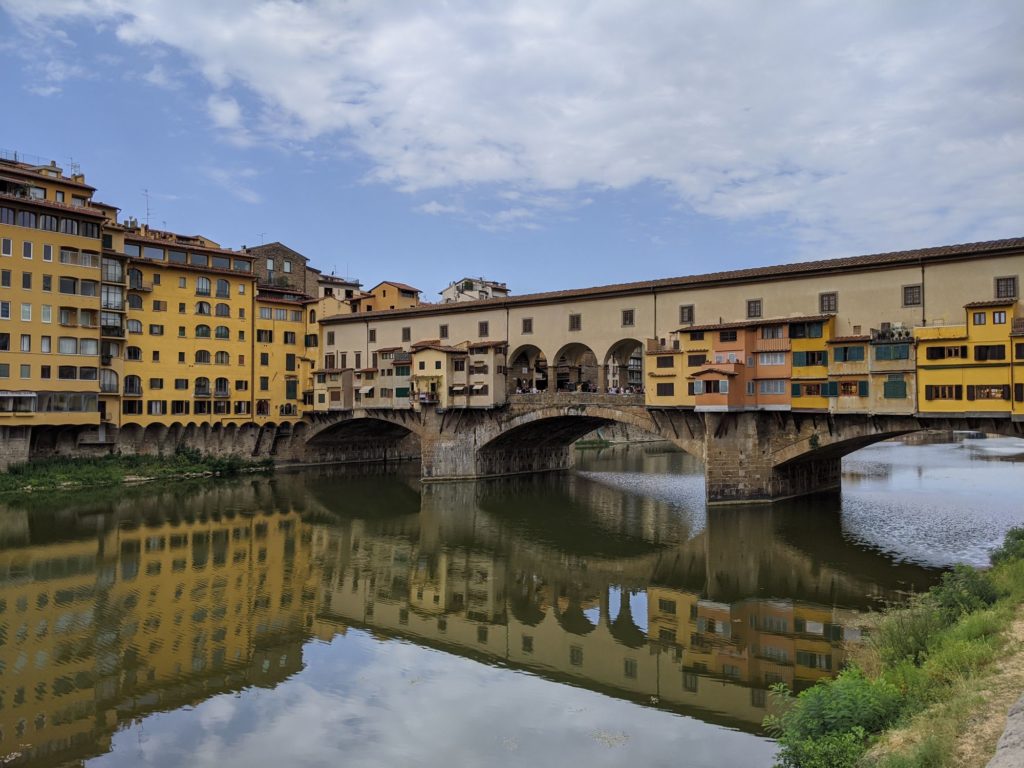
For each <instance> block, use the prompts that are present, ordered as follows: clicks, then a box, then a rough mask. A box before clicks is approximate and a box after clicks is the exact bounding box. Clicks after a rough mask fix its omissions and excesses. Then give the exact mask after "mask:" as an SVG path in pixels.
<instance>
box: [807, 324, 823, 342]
mask: <svg viewBox="0 0 1024 768" xmlns="http://www.w3.org/2000/svg"><path fill="white" fill-rule="evenodd" d="M807 338H809V339H820V338H821V323H808V325H807Z"/></svg>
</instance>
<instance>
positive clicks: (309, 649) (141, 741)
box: [0, 439, 1024, 768]
mask: <svg viewBox="0 0 1024 768" xmlns="http://www.w3.org/2000/svg"><path fill="white" fill-rule="evenodd" d="M1022 456H1024V441H1021V440H1011V439H988V440H963V441H958V442H955V443H919V444H907V443H897V442H892V443H882V444H878V445H875V446H872V447H870V448H866V449H864V450H862V451H860V452H858V453H856V454H853V455H851V456H850V457H848V458H847V459H846V460H844V465H843V492H842V494H841V496H839V495H829V496H820V497H813V498H807V499H799V500H794V501H791V502H786V503H780V504H776V505H774V506H771V507H762V506H746V507H731V508H713V509H710V510H709V509H706V508H705V506H704V503H703V477H702V474H701V467H700V465H699V463H697V462H696V461H695V460H694V459H692V458H691V457H689V456H687V455H685V454H682V453H679V452H677V451H674V450H672V449H670V448H669V447H668V446H666V445H664V444H659V443H650V444H638V445H632V446H617V447H612V448H609V449H601V450H586V451H581V452H580V455H579V461H578V469H577V471H576V472H575V473H572V474H564V475H544V476H534V477H520V478H511V479H505V480H494V481H487V482H477V483H459V484H436V485H428V486H421V485H420V484H419V483H418V481H417V479H416V476H415V472H414V470H412V468H410V470H412V471H401V472H399V473H391V474H357V475H353V474H351V473H346V472H341V471H339V470H337V469H313V470H304V471H301V472H278V473H277V474H276V475H275V476H273V477H270V478H267V477H243V478H235V479H226V480H206V481H198V480H197V481H187V482H180V483H173V484H161V485H153V486H142V487H134V488H111V489H102V490H98V491H89V492H80V493H79V494H75V495H70V494H68V495H62V496H59V497H54V496H52V495H41V496H38V497H34V498H30V499H28V500H25V501H21V502H18V503H9V504H6V505H0V764H2V765H8V764H9V765H22V764H26V765H28V764H31V765H39V766H63V765H67V764H79V761H84V762H86V763H87V764H88V765H90V766H137V765H152V766H206V765H209V766H217V768H229V767H230V766H243V767H244V768H253V767H254V766H282V765H287V766H292V765H296V766H299V765H301V766H320V765H335V764H344V765H346V766H377V765H403V766H414V765H415V766H419V765H425V766H426V765H446V766H477V765H489V766H503V765H528V766H546V765H563V764H566V763H569V762H573V763H579V764H585V765H587V766H619V765H624V764H627V763H628V764H634V765H652V766H655V765H683V764H685V765H687V766H696V767H698V768H704V767H705V766H706V767H708V768H711V767H712V766H713V767H714V768H723V766H754V767H755V768H756V767H757V766H769V765H771V762H772V757H773V754H774V744H773V742H772V741H771V740H770V739H768V738H767V737H766V736H765V734H764V733H763V731H762V729H761V725H760V724H761V720H762V718H763V717H764V714H765V712H766V707H769V706H770V704H771V702H770V694H769V693H768V692H767V687H768V686H769V685H770V684H771V683H773V682H784V683H786V684H787V685H788V686H790V687H791V688H795V689H797V690H800V689H802V688H804V687H807V686H809V685H812V684H813V683H814V682H815V681H816V680H818V679H821V678H822V677H825V676H828V675H831V674H834V673H835V671H836V670H837V669H838V668H839V667H841V665H842V663H843V660H844V647H845V645H846V644H847V643H856V642H859V641H860V637H861V627H862V624H863V614H864V612H865V611H869V610H872V609H874V608H877V607H879V606H882V605H884V604H886V603H887V602H890V601H896V600H899V599H901V597H902V596H904V595H906V594H907V593H908V592H911V591H914V590H921V589H924V588H927V587H928V586H929V585H930V584H932V583H934V581H935V580H936V579H937V578H938V577H939V575H940V574H941V572H942V569H943V568H947V567H949V566H950V565H952V564H953V563H956V562H969V563H974V564H979V565H983V564H984V563H985V562H987V553H988V551H989V550H990V549H991V548H992V547H993V546H995V545H996V544H997V543H998V542H999V541H1000V540H1001V538H1002V534H1003V532H1004V531H1005V530H1006V529H1007V528H1008V527H1010V526H1012V525H1022V524H1024V505H1022V504H1021V489H1022V487H1024V484H1022V482H1021V481H1022V478H1024V463H1021V457H1022ZM5 761H6V762H5Z"/></svg>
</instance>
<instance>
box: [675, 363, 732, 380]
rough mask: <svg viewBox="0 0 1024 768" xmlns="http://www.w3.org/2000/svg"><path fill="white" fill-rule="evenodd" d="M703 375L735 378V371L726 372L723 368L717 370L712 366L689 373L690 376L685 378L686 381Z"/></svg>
mask: <svg viewBox="0 0 1024 768" xmlns="http://www.w3.org/2000/svg"><path fill="white" fill-rule="evenodd" d="M705 373H720V374H722V375H723V376H735V375H736V371H729V370H726V369H725V368H718V367H717V366H714V365H706V366H704V367H703V368H698V369H697V370H696V371H693V372H692V373H690V375H689V376H687V378H688V379H692V378H693V377H694V376H702V375H703V374H705Z"/></svg>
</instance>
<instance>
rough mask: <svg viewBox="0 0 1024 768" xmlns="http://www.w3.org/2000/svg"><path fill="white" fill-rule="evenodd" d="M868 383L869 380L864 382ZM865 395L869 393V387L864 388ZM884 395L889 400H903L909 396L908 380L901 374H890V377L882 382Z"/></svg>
mask: <svg viewBox="0 0 1024 768" xmlns="http://www.w3.org/2000/svg"><path fill="white" fill-rule="evenodd" d="M862 383H863V384H865V385H866V384H867V382H866V381H865V382H862ZM864 390H865V391H864V395H865V396H866V395H867V387H866V386H865V388H864ZM882 397H884V398H885V399H887V400H903V399H906V397H907V382H906V381H904V379H903V376H902V375H900V374H889V378H888V379H887V380H886V381H885V382H883V383H882Z"/></svg>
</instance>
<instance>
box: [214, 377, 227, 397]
mask: <svg viewBox="0 0 1024 768" xmlns="http://www.w3.org/2000/svg"><path fill="white" fill-rule="evenodd" d="M213 391H214V392H216V393H217V394H218V395H226V394H227V393H228V380H227V379H226V378H224V377H223V376H221V377H219V378H218V379H217V380H216V381H215V382H213Z"/></svg>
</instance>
